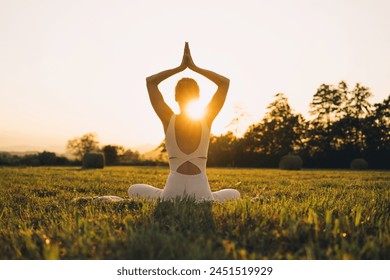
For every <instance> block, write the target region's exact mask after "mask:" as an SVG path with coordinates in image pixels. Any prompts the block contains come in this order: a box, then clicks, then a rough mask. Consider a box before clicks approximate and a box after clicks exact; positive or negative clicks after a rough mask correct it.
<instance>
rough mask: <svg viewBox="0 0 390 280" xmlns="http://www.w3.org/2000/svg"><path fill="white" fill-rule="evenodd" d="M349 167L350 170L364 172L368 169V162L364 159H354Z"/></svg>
mask: <svg viewBox="0 0 390 280" xmlns="http://www.w3.org/2000/svg"><path fill="white" fill-rule="evenodd" d="M350 167H351V169H352V170H365V169H368V162H367V161H366V160H365V159H364V158H355V159H354V160H352V161H351V165H350Z"/></svg>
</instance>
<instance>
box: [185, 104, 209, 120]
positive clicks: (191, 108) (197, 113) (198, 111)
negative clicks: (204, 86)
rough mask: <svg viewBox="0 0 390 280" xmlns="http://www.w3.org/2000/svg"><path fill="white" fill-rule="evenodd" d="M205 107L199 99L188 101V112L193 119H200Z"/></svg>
mask: <svg viewBox="0 0 390 280" xmlns="http://www.w3.org/2000/svg"><path fill="white" fill-rule="evenodd" d="M204 113H205V108H204V106H203V105H202V104H201V103H200V102H199V100H193V101H190V102H188V104H187V106H186V114H187V115H188V116H189V117H190V118H191V119H193V120H199V119H201V118H202V117H203V116H204Z"/></svg>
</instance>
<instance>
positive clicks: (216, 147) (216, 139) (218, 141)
mask: <svg viewBox="0 0 390 280" xmlns="http://www.w3.org/2000/svg"><path fill="white" fill-rule="evenodd" d="M237 144H238V139H237V137H236V136H235V135H234V134H233V132H231V131H228V132H227V133H226V134H221V135H220V136H214V135H211V137H210V146H209V151H208V156H207V158H208V164H209V165H210V166H235V158H236V155H237Z"/></svg>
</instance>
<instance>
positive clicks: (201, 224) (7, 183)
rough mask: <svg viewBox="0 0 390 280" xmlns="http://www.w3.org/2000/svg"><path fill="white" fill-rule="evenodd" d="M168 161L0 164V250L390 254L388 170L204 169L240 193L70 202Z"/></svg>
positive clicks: (155, 172) (139, 255)
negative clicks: (235, 197) (213, 199)
mask: <svg viewBox="0 0 390 280" xmlns="http://www.w3.org/2000/svg"><path fill="white" fill-rule="evenodd" d="M167 174H168V169H166V168H155V167H109V168H105V169H103V170H80V169H79V168H43V167H37V168H6V167H3V168H0V258H1V259H389V258H390V220H389V215H390V199H389V197H390V196H389V195H390V172H385V171H365V172H352V171H333V170H332V171H309V170H303V171H280V170H259V169H209V170H208V177H209V181H210V185H211V186H212V189H213V190H218V189H221V188H226V187H230V188H236V189H238V190H239V191H240V192H241V194H242V199H240V200H239V201H234V202H228V203H224V204H221V203H213V204H210V203H201V204H195V203H193V202H192V201H184V202H183V201H182V202H180V201H176V202H174V203H170V202H145V201H130V200H128V201H124V202H115V203H107V202H106V203H98V202H93V201H87V202H84V203H74V202H72V199H74V198H76V197H81V196H99V195H117V196H121V197H126V196H127V194H126V191H127V188H128V187H129V186H130V185H131V184H133V183H147V184H151V185H155V186H157V187H161V188H162V187H163V186H164V183H165V178H166V176H167Z"/></svg>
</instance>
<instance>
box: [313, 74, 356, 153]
mask: <svg viewBox="0 0 390 280" xmlns="http://www.w3.org/2000/svg"><path fill="white" fill-rule="evenodd" d="M348 92H349V91H348V85H347V83H346V82H344V81H341V82H340V83H339V84H338V86H337V87H335V86H333V85H327V84H322V85H320V87H319V88H318V89H317V92H316V93H315V94H314V96H313V100H312V102H311V103H310V108H311V110H310V114H311V115H313V116H315V117H314V119H313V120H312V121H311V122H310V123H308V134H307V136H308V139H309V140H308V153H309V154H310V155H311V156H315V155H325V154H327V153H329V151H332V150H334V149H337V147H339V146H340V145H341V143H340V141H343V138H342V137H341V138H340V137H336V135H335V131H334V129H335V127H334V125H333V124H334V123H335V122H337V121H339V120H340V119H342V117H343V116H344V115H348V113H349V112H348V107H346V103H347V98H348ZM343 108H344V109H343Z"/></svg>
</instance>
